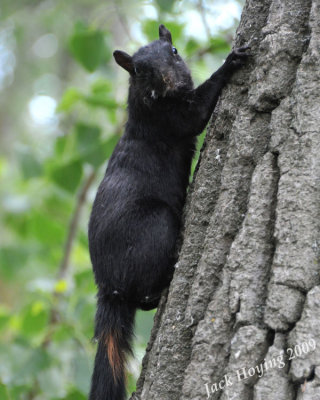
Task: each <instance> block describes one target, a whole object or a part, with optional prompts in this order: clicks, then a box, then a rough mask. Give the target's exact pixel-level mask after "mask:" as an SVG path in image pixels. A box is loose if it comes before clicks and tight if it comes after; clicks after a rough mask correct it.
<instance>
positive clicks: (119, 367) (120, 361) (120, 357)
mask: <svg viewBox="0 0 320 400" xmlns="http://www.w3.org/2000/svg"><path fill="white" fill-rule="evenodd" d="M119 339H120V335H119V332H117V331H115V332H112V333H108V334H107V335H106V336H105V344H106V348H107V355H108V359H109V363H110V366H111V369H112V375H113V379H114V381H115V382H116V381H119V380H120V379H121V377H122V376H123V373H124V371H123V368H124V353H123V351H122V349H121V348H120V340H119Z"/></svg>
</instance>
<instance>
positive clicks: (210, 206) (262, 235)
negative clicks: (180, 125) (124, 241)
mask: <svg viewBox="0 0 320 400" xmlns="http://www.w3.org/2000/svg"><path fill="white" fill-rule="evenodd" d="M319 21H320V3H319V0H273V1H271V0H261V1H254V0H248V1H247V2H246V5H245V7H244V10H243V15H242V19H241V23H240V26H239V28H238V31H237V36H236V45H237V46H239V45H243V44H245V43H250V45H251V53H252V57H251V60H250V62H249V63H248V65H246V66H245V67H244V68H243V69H242V70H241V71H239V72H237V73H236V75H234V77H233V79H232V81H231V83H230V84H229V85H228V87H227V88H226V89H225V90H224V92H223V95H222V97H221V99H220V102H219V106H218V108H217V109H216V111H215V113H214V115H213V118H212V121H211V125H210V127H209V129H208V134H207V138H206V142H205V145H204V148H203V150H202V154H201V161H200V164H199V167H198V170H197V172H196V175H195V179H194V182H193V184H192V186H191V189H190V192H189V196H188V199H187V204H186V208H185V224H184V232H183V239H182V245H181V249H180V255H179V261H178V263H177V265H176V272H175V275H174V278H173V281H172V284H171V286H170V290H169V294H168V297H167V298H163V299H162V303H161V305H160V307H159V309H158V312H157V314H156V317H155V326H154V329H153V331H152V335H151V340H150V343H149V345H148V349H147V354H146V356H145V358H144V361H143V370H142V374H141V377H140V379H139V381H138V385H137V392H136V394H134V395H133V396H132V397H131V399H141V400H153V399H154V400H178V399H179V400H188V399H190V400H191V399H192V400H200V399H201V400H202V399H205V398H208V397H210V399H214V400H216V399H221V400H227V399H230V400H231V399H237V400H251V399H253V400H266V399H268V400H273V399H274V400H294V399H298V400H302V399H303V400H307V399H308V400H311V399H312V400H316V399H317V400H319V399H320V321H319V317H320V278H319V269H320V268H319V255H320V252H319V248H320V212H319V210H320V156H319V155H320V128H319V127H320V24H319ZM219 385H220V386H219Z"/></svg>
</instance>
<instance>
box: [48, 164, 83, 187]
mask: <svg viewBox="0 0 320 400" xmlns="http://www.w3.org/2000/svg"><path fill="white" fill-rule="evenodd" d="M50 176H51V179H52V180H53V181H54V182H55V183H56V184H57V185H58V186H60V187H61V188H63V189H65V190H67V191H68V192H71V193H74V192H75V190H76V189H77V188H78V186H79V184H80V182H81V177H82V163H81V161H80V160H78V159H76V160H71V161H68V162H65V163H64V164H62V165H59V166H56V167H53V168H52V170H51V172H50Z"/></svg>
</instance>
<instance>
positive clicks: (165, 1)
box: [156, 0, 175, 13]
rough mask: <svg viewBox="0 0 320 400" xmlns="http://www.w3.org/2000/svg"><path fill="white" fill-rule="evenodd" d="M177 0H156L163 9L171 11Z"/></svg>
mask: <svg viewBox="0 0 320 400" xmlns="http://www.w3.org/2000/svg"><path fill="white" fill-rule="evenodd" d="M174 2H175V0H156V3H157V4H158V6H159V8H160V10H161V11H165V12H168V13H169V12H171V11H172V8H173V6H174Z"/></svg>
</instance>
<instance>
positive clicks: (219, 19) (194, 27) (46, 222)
mask: <svg viewBox="0 0 320 400" xmlns="http://www.w3.org/2000/svg"><path fill="white" fill-rule="evenodd" d="M242 3H243V2H242V1H238V0H223V1H220V0H211V1H209V0H208V1H205V0H145V1H138V0H104V1H101V0H100V1H98V0H74V1H66V0H1V3H0V129H1V130H0V178H1V185H0V220H1V226H0V400H8V399H11V400H15V399H19V400H20V399H22V400H24V399H26V400H31V399H37V400H40V399H44V400H53V399H65V400H67V399H68V400H82V399H86V398H87V392H88V389H89V383H90V376H91V370H92V363H93V357H94V353H95V345H94V343H92V342H91V338H92V336H93V321H94V313H95V291H96V290H95V285H94V280H93V275H92V271H91V265H90V259H89V254H88V244H87V223H88V217H89V213H90V208H91V205H92V202H93V199H94V195H95V192H96V189H97V185H98V183H99V181H100V180H101V178H102V176H103V174H104V170H105V168H106V164H107V161H108V158H109V157H110V154H111V153H112V150H113V147H114V145H115V144H116V142H117V140H118V139H119V137H120V135H121V133H122V131H123V126H124V123H125V121H126V96H127V88H128V76H127V74H126V72H125V71H123V70H122V69H121V68H120V67H118V66H117V65H116V64H115V62H114V60H113V58H112V52H113V50H115V49H121V50H125V51H126V52H129V53H133V52H134V51H135V50H137V49H138V48H139V47H140V46H141V45H144V44H146V43H147V42H149V41H151V40H154V39H157V38H158V25H159V23H164V24H166V26H167V27H168V28H169V29H170V30H171V32H172V36H173V41H174V46H175V47H177V49H178V51H179V53H180V54H181V55H182V56H183V57H184V58H185V59H186V61H187V63H188V65H189V67H190V69H191V71H192V75H193V78H194V81H195V83H196V84H199V83H200V82H202V81H203V80H205V79H206V78H208V77H209V75H210V74H211V73H212V72H214V70H215V69H217V68H218V67H219V66H220V65H221V63H222V61H223V59H224V58H225V57H226V55H227V53H228V52H229V50H230V45H231V43H232V39H233V36H234V33H235V29H236V26H237V24H238V22H239V18H240V14H241V9H242V6H243V4H242ZM202 137H203V135H202ZM199 142H200V143H199V146H198V147H199V148H200V146H201V140H200V141H199ZM153 315H154V312H153V311H151V312H141V313H140V312H139V313H138V315H137V320H136V338H135V343H134V352H135V358H134V359H132V360H130V362H129V373H128V382H129V390H130V391H133V390H134V388H135V382H136V379H137V377H138V376H139V371H140V364H141V359H142V357H143V354H144V351H145V348H146V344H147V341H148V338H149V334H150V330H151V327H152V320H153Z"/></svg>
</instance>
